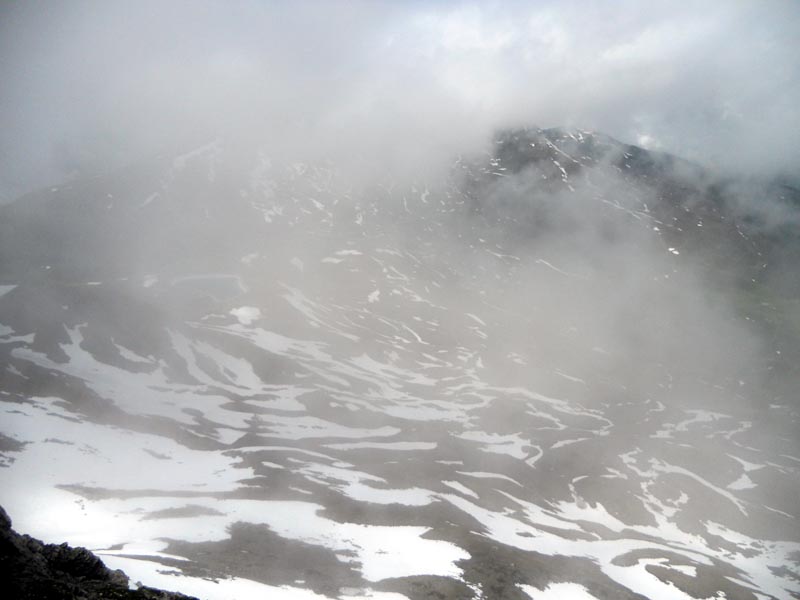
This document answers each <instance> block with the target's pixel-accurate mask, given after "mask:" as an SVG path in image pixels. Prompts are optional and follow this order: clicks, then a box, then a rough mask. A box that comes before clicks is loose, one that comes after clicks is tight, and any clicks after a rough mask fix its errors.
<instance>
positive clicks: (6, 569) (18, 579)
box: [0, 506, 197, 600]
mask: <svg viewBox="0 0 800 600" xmlns="http://www.w3.org/2000/svg"><path fill="white" fill-rule="evenodd" d="M0 582H2V584H0V589H2V591H3V593H2V595H3V597H5V598H14V599H15V600H34V599H36V600H55V599H58V600H61V599H64V598H66V599H76V600H77V599H81V600H100V599H103V600H113V599H118V598H119V599H122V600H197V598H193V597H191V596H185V595H183V594H178V593H174V592H163V591H161V590H157V589H154V588H148V587H139V588H138V589H130V587H129V580H128V576H127V575H125V573H123V572H122V571H119V570H116V571H112V570H111V569H109V568H107V567H106V566H105V565H104V564H103V561H102V560H100V559H99V558H97V557H96V556H95V555H94V554H92V553H91V552H89V551H88V550H87V549H86V548H72V547H70V546H69V545H67V544H66V543H64V544H60V545H56V544H44V543H42V542H40V541H39V540H37V539H35V538H32V537H30V536H29V535H20V534H18V533H16V532H15V531H14V530H13V529H12V528H11V519H10V518H9V516H8V514H7V513H6V511H5V510H3V507H2V506H0Z"/></svg>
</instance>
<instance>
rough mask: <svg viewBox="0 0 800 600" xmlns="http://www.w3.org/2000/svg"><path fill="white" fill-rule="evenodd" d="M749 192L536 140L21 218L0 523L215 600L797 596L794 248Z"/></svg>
mask: <svg viewBox="0 0 800 600" xmlns="http://www.w3.org/2000/svg"><path fill="white" fill-rule="evenodd" d="M754 186H755V184H752V185H751V187H749V188H748V187H747V186H745V185H738V184H737V185H734V184H733V183H731V182H725V183H721V182H718V181H716V180H715V179H714V178H713V177H712V176H711V175H709V174H708V173H706V172H704V171H703V170H702V169H700V168H699V167H696V166H694V165H692V164H690V163H685V162H683V161H680V160H679V159H676V158H673V157H669V156H665V155H658V154H654V153H651V152H648V151H646V150H643V149H639V148H635V147H631V146H626V145H624V144H621V143H619V142H616V141H615V140H612V139H611V138H607V137H606V136H602V135H599V134H591V133H588V132H577V131H576V132H571V131H565V130H540V129H523V130H512V131H506V132H501V133H500V134H498V136H497V138H496V139H495V140H493V143H492V146H491V147H490V148H489V149H488V150H487V153H486V154H485V155H483V156H477V157H475V156H472V157H461V158H460V159H458V160H457V161H455V162H454V164H453V166H452V169H451V170H450V172H449V173H447V174H442V176H441V177H439V178H433V179H431V180H427V181H409V180H407V179H397V178H393V177H392V176H391V175H390V174H389V173H388V172H387V174H386V176H385V177H383V176H381V174H375V173H371V174H370V177H369V178H359V177H357V176H354V175H353V173H351V172H346V171H343V170H340V169H338V168H337V167H336V166H335V164H333V163H313V164H312V163H301V162H291V161H281V160H278V159H274V158H272V159H271V158H269V157H267V156H265V155H264V154H263V153H258V152H251V151H246V150H244V149H241V148H236V147H234V146H232V145H231V146H229V145H227V144H226V143H225V142H223V141H218V142H215V143H213V144H209V145H207V146H204V147H201V148H199V149H197V150H196V151H193V152H190V153H188V154H186V155H184V156H181V157H177V158H175V159H172V160H170V161H160V160H154V161H152V163H151V164H148V165H140V166H138V167H135V168H131V169H130V170H128V171H125V172H123V173H114V174H109V175H107V176H104V177H100V178H97V179H93V180H88V181H83V182H75V183H71V184H66V185H65V186H60V187H59V188H58V189H56V190H48V191H44V192H42V193H40V194H38V195H35V196H32V197H30V198H25V199H22V200H20V201H18V202H17V203H16V204H14V205H11V206H8V207H2V208H0V213H2V214H0V246H1V247H2V252H0V257H2V267H1V268H0V277H2V280H0V285H2V286H3V287H2V288H0V293H2V296H0V323H2V325H1V326H0V327H2V328H0V335H1V336H2V337H0V355H2V359H3V364H5V365H6V367H5V370H4V371H3V374H2V403H1V404H0V410H1V411H2V412H0V426H2V430H1V431H2V434H3V437H2V438H0V441H2V444H3V445H2V446H1V447H0V449H2V457H3V460H4V465H5V468H3V469H2V470H0V481H2V484H3V485H2V490H3V491H2V492H1V493H0V503H2V504H3V505H4V506H6V508H8V510H9V511H10V512H12V514H14V515H15V519H16V521H17V522H18V523H22V525H21V526H20V527H21V528H22V529H24V530H26V531H30V532H31V533H33V534H34V535H37V536H39V537H42V538H45V540H46V541H47V540H48V539H53V540H58V541H62V540H63V539H68V540H70V542H71V543H73V544H80V545H85V546H87V547H89V548H90V549H91V550H93V551H94V552H96V553H97V554H98V555H99V556H101V557H102V559H103V560H104V561H105V562H106V563H107V564H109V565H110V566H112V567H113V568H122V569H123V570H125V571H126V572H127V573H128V574H129V575H130V576H131V577H132V578H134V579H140V580H141V581H143V582H144V583H145V584H147V585H154V586H157V587H163V588H167V589H178V590H181V591H183V592H184V593H189V594H195V595H197V596H199V597H209V598H212V597H219V598H224V597H237V598H244V597H256V596H258V595H259V594H261V595H264V594H267V595H270V597H287V598H296V597H297V598H302V597H308V598H316V597H320V596H323V597H328V598H335V597H338V598H360V597H370V598H397V597H398V594H401V595H402V596H404V597H407V598H427V597H474V598H481V597H483V598H525V597H528V596H532V597H534V598H535V597H536V596H537V594H539V593H540V592H539V590H544V589H548V586H551V588H550V589H551V592H552V593H556V592H557V591H558V590H562V591H563V590H569V589H572V590H573V591H574V590H575V589H579V590H580V589H583V590H584V592H585V593H586V594H591V596H592V597H596V598H604V597H614V598H641V597H647V598H709V597H711V598H714V597H728V598H764V597H767V598H788V597H791V595H792V594H797V593H800V587H799V585H800V584H798V579H797V578H796V576H795V573H796V572H797V567H798V557H800V531H798V527H797V525H796V523H797V518H798V516H799V515H798V513H797V505H796V502H795V498H796V497H797V494H798V492H799V491H800V490H798V478H797V474H798V468H800V467H798V464H800V448H798V445H800V444H799V442H798V435H797V433H798V429H797V428H798V425H797V423H798V422H797V410H798V407H797V404H796V401H795V400H794V396H793V395H792V393H793V392H796V390H797V388H796V377H795V376H796V371H794V370H793V369H796V365H797V364H798V363H797V361H796V360H795V357H798V356H800V355H798V348H800V343H798V336H797V329H795V330H794V331H792V329H791V327H789V326H785V325H784V323H791V322H793V319H795V318H796V315H797V312H796V306H794V307H793V306H792V295H791V290H792V289H794V287H793V286H794V283H793V281H794V280H793V279H792V278H793V277H794V278H796V276H797V275H796V271H795V270H792V269H787V266H786V265H787V264H788V261H790V260H791V257H793V256H795V252H796V251H797V247H798V246H797V237H796V232H795V231H792V230H791V229H787V228H781V227H777V226H776V227H771V226H769V223H768V222H767V220H765V219H763V218H762V219H758V218H756V216H757V215H759V214H761V215H765V214H772V213H771V212H770V213H767V212H764V211H761V212H759V211H753V210H750V209H749V208H748V206H749V205H748V204H747V203H746V202H745V199H746V198H745V196H744V195H743V194H744V192H743V191H742V190H746V189H749V190H755V191H752V192H748V193H750V194H751V196H749V197H751V199H752V197H753V194H756V191H757V192H758V194H764V197H765V198H767V200H765V201H764V202H765V204H764V206H772V205H774V202H773V201H772V200H770V199H769V198H771V197H770V196H769V194H773V193H784V194H789V193H791V194H795V191H793V190H790V191H789V192H786V190H784V189H783V188H769V187H763V186H761V187H754ZM775 190H779V192H775ZM791 197H792V198H795V197H796V196H791ZM778 199H779V198H778ZM775 200H777V199H775ZM781 222H782V223H783V222H785V221H781ZM777 279H781V280H782V281H783V282H784V283H785V285H783V286H775V285H773V282H774V281H776V280H777ZM795 280H796V279H795ZM793 311H795V312H793ZM209 581H215V582H216V583H209ZM566 584H572V585H573V586H580V587H572V588H570V587H569V586H568V587H566V588H565V587H563V586H564V585H566Z"/></svg>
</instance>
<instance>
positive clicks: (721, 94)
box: [0, 1, 800, 200]
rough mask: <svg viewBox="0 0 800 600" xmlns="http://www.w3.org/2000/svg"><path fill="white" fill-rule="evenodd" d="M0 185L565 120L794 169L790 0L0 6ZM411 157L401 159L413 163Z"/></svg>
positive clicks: (422, 142) (709, 157)
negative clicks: (252, 150)
mask: <svg viewBox="0 0 800 600" xmlns="http://www.w3.org/2000/svg"><path fill="white" fill-rule="evenodd" d="M2 11H3V14H2V15H0V23H2V25H0V28H2V31H0V34H1V35H0V39H2V40H3V41H2V42H0V44H2V51H3V52H2V55H3V56H4V60H3V62H2V65H0V76H1V77H2V80H3V81H4V82H5V84H4V86H3V90H2V91H1V92H0V106H1V107H2V109H1V112H0V126H2V128H3V131H4V132H5V135H4V136H3V140H2V142H0V158H1V159H2V160H1V161H0V162H2V167H0V193H2V194H3V195H4V196H5V198H6V200H8V199H9V197H10V196H13V195H16V194H18V193H21V192H22V191H25V190H28V189H31V188H33V187H36V186H37V185H44V184H46V183H49V182H51V181H52V180H58V179H59V178H64V177H66V176H68V175H69V173H70V172H74V171H78V172H87V171H88V172H91V171H93V170H97V169H102V168H107V167H108V166H114V165H116V164H121V163H124V162H125V161H127V160H131V159H133V158H135V157H137V156H141V155H147V154H152V153H156V152H160V151H169V150H170V149H171V148H172V147H174V146H178V147H181V146H184V145H186V144H189V143H194V142H195V141H198V140H199V141H203V140H205V139H207V138H209V137H214V136H216V135H219V134H221V133H229V132H231V131H235V132H238V133H239V134H246V135H248V136H252V137H254V138H261V139H263V140H267V141H270V140H271V141H272V142H273V143H274V144H275V145H276V146H281V147H286V148H287V150H288V149H292V150H293V151H309V150H313V151H319V152H324V153H341V154H348V153H354V152H361V153H363V154H364V155H375V154H376V153H378V154H380V153H382V152H385V153H387V156H389V157H390V159H392V160H395V161H397V162H402V161H408V160H412V159H413V158H414V157H422V159H424V160H422V159H420V160H418V161H417V162H418V163H424V162H425V161H426V160H435V158H436V157H438V156H444V155H446V154H447V153H454V152H457V151H459V149H460V148H464V149H465V151H469V150H470V149H471V148H473V147H474V146H475V145H476V144H478V143H479V142H480V141H482V140H485V139H486V138H487V136H488V135H489V133H490V132H491V131H492V130H493V129H494V128H496V127H498V126H507V125H519V124H539V125H543V126H551V125H576V126H581V127H585V128H589V129H596V130H601V131H604V132H606V133H609V134H611V135H613V136H616V137H619V138H621V139H623V140H625V141H629V142H633V143H635V142H636V141H637V140H647V141H648V144H650V145H651V146H653V147H659V148H661V149H664V150H666V151H670V152H673V153H676V154H680V155H683V156H687V157H689V158H693V159H696V160H699V161H701V162H704V163H706V164H709V165H711V166H714V167H717V168H719V169H722V170H742V169H746V170H750V171H753V172H756V173H759V174H775V173H791V172H792V171H793V170H795V169H796V166H797V164H798V162H800V141H798V140H797V139H796V136H792V135H790V134H789V133H788V132H792V131H797V130H798V129H800V109H798V108H797V107H798V106H800V75H798V74H799V73H800V64H799V63H800V52H798V51H797V50H798V43H797V41H796V36H795V35H794V32H796V31H797V28H798V26H799V25H800V7H799V6H798V5H797V4H796V3H793V2H788V1H783V2H782V1H776V2H770V3H762V2H713V3H702V4H700V3H694V2H677V3H676V2H655V3H648V5H647V6H644V5H642V4H641V3H636V2H616V3H609V4H602V5H600V6H597V5H595V3H588V2H577V1H573V2H557V3H556V2H547V1H545V2H539V3H534V4H532V3H523V2H510V3H506V2H504V3H498V2H487V3H461V2H441V3H435V4H432V3H423V2H408V3H405V2H404V3H389V2H335V3H334V2H319V1H317V2H313V1H304V2H291V3H289V2H275V3H262V2H254V1H253V2H245V1H243V2H237V3H235V4H230V3H224V2H208V1H207V2H171V3H169V4H166V5H165V4H164V3H160V2H150V1H145V2H140V3H136V4H131V3H127V2H99V1H83V2H73V3H69V4H66V5H60V6H58V7H55V8H54V7H52V6H51V5H46V4H44V3H36V2H33V3H20V4H11V3H8V4H6V5H4V7H3V8H2ZM412 163H413V160H412Z"/></svg>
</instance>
